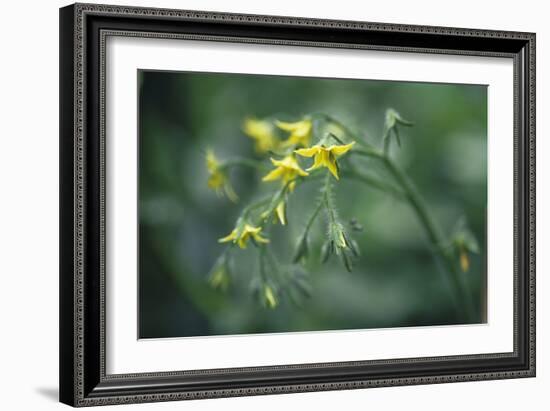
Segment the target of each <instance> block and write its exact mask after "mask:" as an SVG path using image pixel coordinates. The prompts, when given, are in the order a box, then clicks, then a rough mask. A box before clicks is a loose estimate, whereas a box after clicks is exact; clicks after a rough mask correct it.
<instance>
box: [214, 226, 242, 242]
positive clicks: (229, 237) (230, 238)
mask: <svg viewBox="0 0 550 411" xmlns="http://www.w3.org/2000/svg"><path fill="white" fill-rule="evenodd" d="M236 238H237V230H236V229H235V230H233V231H231V233H229V235H227V236H225V237H223V238H220V239H219V240H218V243H228V242H229V241H234V240H235V239H236Z"/></svg>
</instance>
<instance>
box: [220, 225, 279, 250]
mask: <svg viewBox="0 0 550 411" xmlns="http://www.w3.org/2000/svg"><path fill="white" fill-rule="evenodd" d="M260 231H262V227H254V226H252V225H250V224H245V225H244V226H243V227H242V228H239V227H237V228H235V229H234V230H233V231H231V233H229V235H227V236H225V237H223V238H220V239H219V240H218V242H220V243H228V242H230V241H232V242H233V243H235V244H237V245H238V246H239V247H240V248H246V243H247V241H248V239H249V238H252V239H253V240H254V241H255V242H257V243H264V244H265V243H269V240H268V239H267V238H265V237H262V236H261V235H260Z"/></svg>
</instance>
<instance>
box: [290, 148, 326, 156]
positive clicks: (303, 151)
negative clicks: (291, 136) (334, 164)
mask: <svg viewBox="0 0 550 411" xmlns="http://www.w3.org/2000/svg"><path fill="white" fill-rule="evenodd" d="M320 150H321V147H319V146H313V147H309V148H300V149H298V150H294V152H295V153H296V154H298V155H300V156H302V157H313V156H314V155H315V154H317V153H318V152H319V151H320Z"/></svg>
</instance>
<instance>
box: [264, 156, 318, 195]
mask: <svg viewBox="0 0 550 411" xmlns="http://www.w3.org/2000/svg"><path fill="white" fill-rule="evenodd" d="M271 162H272V163H273V165H274V166H275V167H276V168H275V169H274V170H271V171H270V172H269V173H268V174H266V175H265V176H264V178H262V181H275V180H278V179H281V182H282V183H283V185H286V184H287V183H290V184H289V189H290V190H291V191H292V190H293V189H294V185H295V182H294V181H293V180H294V179H296V177H298V176H302V177H305V176H307V175H309V174H308V173H307V172H305V171H304V170H302V168H301V167H300V165H299V164H298V162H297V161H296V159H295V158H294V156H293V155H290V156H286V157H285V158H283V159H282V160H274V159H273V158H272V159H271Z"/></svg>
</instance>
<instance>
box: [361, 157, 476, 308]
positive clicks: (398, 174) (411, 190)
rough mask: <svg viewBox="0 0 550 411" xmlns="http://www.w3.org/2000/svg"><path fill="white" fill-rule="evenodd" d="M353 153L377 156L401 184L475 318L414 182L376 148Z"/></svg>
mask: <svg viewBox="0 0 550 411" xmlns="http://www.w3.org/2000/svg"><path fill="white" fill-rule="evenodd" d="M353 153H355V154H358V155H363V156H366V157H371V158H377V159H379V160H380V161H382V163H383V164H384V165H385V167H386V169H387V170H388V171H389V172H390V174H391V175H392V176H393V178H394V179H395V181H396V182H397V183H398V184H399V186H400V187H401V189H402V190H403V195H404V197H405V198H406V200H407V201H408V202H409V204H410V206H411V208H412V209H413V210H414V212H415V213H416V215H417V218H418V220H419V221H420V223H421V224H422V226H423V228H424V231H425V232H426V235H427V237H428V240H429V241H430V243H431V245H432V247H433V250H434V252H435V254H436V256H437V257H438V258H439V259H440V260H441V261H442V262H443V265H444V267H445V268H446V270H445V272H446V273H448V278H449V281H450V283H451V285H452V287H453V289H454V290H456V294H457V297H458V298H459V299H460V300H461V301H463V302H464V305H465V307H466V310H467V314H468V317H470V318H471V319H473V307H472V300H471V295H470V293H469V292H468V291H467V289H466V287H465V285H464V283H463V282H462V279H461V277H460V272H459V271H458V270H457V268H456V264H455V262H454V259H453V256H452V254H451V253H449V251H448V249H446V247H445V244H446V243H447V242H446V240H445V237H444V236H443V234H442V232H441V230H440V228H439V226H438V225H437V224H436V222H435V221H434V220H433V219H432V217H431V215H430V214H429V212H428V209H427V207H426V205H425V203H424V200H423V199H422V197H421V196H420V194H419V193H418V191H417V189H416V187H415V186H414V184H413V183H412V182H411V180H410V179H409V178H407V176H406V175H405V174H404V173H403V172H402V171H401V170H400V169H399V168H398V167H397V165H396V164H395V163H394V162H393V161H392V160H391V158H390V157H388V156H387V155H385V154H383V153H380V152H378V151H376V150H362V149H357V150H353Z"/></svg>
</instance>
